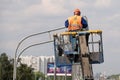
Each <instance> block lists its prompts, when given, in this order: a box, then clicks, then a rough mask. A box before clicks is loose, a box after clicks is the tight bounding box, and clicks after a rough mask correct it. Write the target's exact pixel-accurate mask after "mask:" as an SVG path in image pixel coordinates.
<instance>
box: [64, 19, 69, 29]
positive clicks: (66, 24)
mask: <svg viewBox="0 0 120 80" xmlns="http://www.w3.org/2000/svg"><path fill="white" fill-rule="evenodd" d="M68 25H69V22H68V20H66V21H65V27H66V28H68Z"/></svg>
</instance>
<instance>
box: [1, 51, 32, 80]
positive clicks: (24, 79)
mask: <svg viewBox="0 0 120 80" xmlns="http://www.w3.org/2000/svg"><path fill="white" fill-rule="evenodd" d="M0 80H13V59H9V58H8V56H7V55H6V53H2V54H1V55H0ZM17 80H34V73H33V69H32V68H31V67H28V66H27V65H26V64H22V63H21V64H20V65H19V67H17Z"/></svg>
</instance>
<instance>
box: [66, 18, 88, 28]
mask: <svg viewBox="0 0 120 80" xmlns="http://www.w3.org/2000/svg"><path fill="white" fill-rule="evenodd" d="M81 23H82V25H83V28H87V27H88V23H87V21H86V20H85V19H84V18H83V17H82V20H81ZM68 26H69V22H68V19H67V20H66V21H65V27H66V28H68Z"/></svg>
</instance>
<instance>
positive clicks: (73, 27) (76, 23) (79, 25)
mask: <svg viewBox="0 0 120 80" xmlns="http://www.w3.org/2000/svg"><path fill="white" fill-rule="evenodd" d="M65 27H66V28H68V31H80V30H82V29H83V28H86V27H88V24H87V21H86V20H85V19H84V18H83V17H82V16H81V11H80V10H79V9H75V10H74V15H73V16H71V17H69V18H68V19H67V20H66V21H65Z"/></svg>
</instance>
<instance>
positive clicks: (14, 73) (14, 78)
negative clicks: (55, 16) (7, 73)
mask: <svg viewBox="0 0 120 80" xmlns="http://www.w3.org/2000/svg"><path fill="white" fill-rule="evenodd" d="M61 29H64V27H62V28H57V29H53V30H49V31H45V32H40V33H36V34H32V35H29V36H27V37H25V38H23V39H22V40H21V41H20V42H19V44H18V45H17V48H16V50H15V54H14V66H13V80H16V73H17V72H16V71H17V59H18V58H19V56H20V55H21V54H22V53H23V52H24V50H26V49H28V48H29V47H32V46H35V45H38V44H35V45H31V46H29V47H27V48H26V49H24V50H23V51H22V52H21V53H20V54H19V56H18V58H17V51H18V49H19V47H20V45H21V44H22V42H23V41H25V40H26V39H28V38H30V37H33V36H37V35H41V34H45V33H50V32H52V31H57V30H61ZM40 44H41V43H39V45H40Z"/></svg>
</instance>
